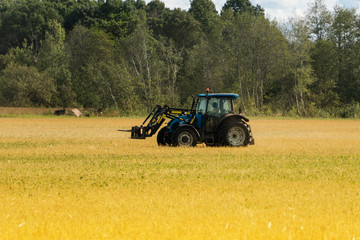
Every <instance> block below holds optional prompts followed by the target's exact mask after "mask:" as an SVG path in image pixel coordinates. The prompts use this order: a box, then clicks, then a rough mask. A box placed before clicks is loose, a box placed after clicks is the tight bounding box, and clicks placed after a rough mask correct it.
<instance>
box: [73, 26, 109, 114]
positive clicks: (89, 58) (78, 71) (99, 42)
mask: <svg viewBox="0 0 360 240" xmlns="http://www.w3.org/2000/svg"><path fill="white" fill-rule="evenodd" d="M66 47H67V49H68V51H69V53H70V71H71V76H72V89H73V90H74V92H75V93H76V100H77V102H78V103H80V104H81V105H83V106H85V107H99V106H101V105H102V103H101V98H100V96H99V95H98V91H99V84H98V82H96V81H92V80H93V79H94V78H89V72H91V71H89V70H88V69H89V68H95V69H96V68H99V67H100V66H102V63H103V62H107V61H109V60H111V59H112V56H113V55H112V51H113V49H114V42H113V41H112V40H110V39H109V37H108V36H107V35H106V34H105V33H104V32H102V31H99V30H96V29H92V30H89V29H87V28H85V27H83V26H81V25H76V26H75V27H74V29H73V30H72V31H71V32H70V34H69V38H68V40H67V42H66Z"/></svg>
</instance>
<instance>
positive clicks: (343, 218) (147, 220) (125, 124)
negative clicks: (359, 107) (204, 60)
mask: <svg viewBox="0 0 360 240" xmlns="http://www.w3.org/2000/svg"><path fill="white" fill-rule="evenodd" d="M139 123H141V119H85V118H79V119H75V118H44V117H40V118H0V239H350V240H352V239H360V121H356V120H275V119H274V120H262V119H255V120H252V121H251V126H252V128H253V133H254V137H255V145H254V146H249V147H246V148H213V147H205V146H203V145H198V146H197V147H196V148H190V149H184V148H170V147H158V146H157V144H156V137H155V136H154V137H152V138H149V139H146V140H131V139H128V137H129V133H120V132H117V131H115V130H116V129H118V128H122V129H128V128H130V126H132V125H136V124H137V125H138V124H139Z"/></svg>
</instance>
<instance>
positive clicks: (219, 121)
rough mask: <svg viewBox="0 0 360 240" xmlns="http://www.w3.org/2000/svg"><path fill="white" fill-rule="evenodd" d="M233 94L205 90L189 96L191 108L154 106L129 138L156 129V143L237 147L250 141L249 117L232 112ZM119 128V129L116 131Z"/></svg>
mask: <svg viewBox="0 0 360 240" xmlns="http://www.w3.org/2000/svg"><path fill="white" fill-rule="evenodd" d="M238 97H239V96H238V95H237V94H233V93H211V94H210V93H208V91H207V93H206V94H199V95H198V98H197V99H195V98H194V97H193V104H192V106H191V109H181V108H170V107H168V106H167V105H165V106H160V105H157V106H156V107H155V108H154V109H153V111H152V112H151V113H150V114H149V116H148V117H147V118H146V119H145V121H144V122H143V124H142V125H141V126H139V127H138V126H134V127H132V129H131V130H125V131H129V132H131V138H134V139H145V138H147V137H151V136H153V135H154V134H155V133H156V132H157V131H158V130H159V128H160V127H161V125H162V124H163V123H164V122H165V120H166V119H170V121H169V122H168V124H167V125H166V126H164V127H163V128H161V129H160V131H159V133H158V135H157V142H158V145H160V146H166V145H169V146H186V147H190V146H191V147H193V146H196V144H198V143H205V144H206V145H207V146H232V147H240V146H247V145H249V144H254V138H253V136H252V132H251V128H250V125H249V124H248V122H249V119H247V118H246V117H245V116H243V115H242V114H241V113H239V114H236V113H235V112H234V100H236V99H237V98H238ZM120 131H123V130H120Z"/></svg>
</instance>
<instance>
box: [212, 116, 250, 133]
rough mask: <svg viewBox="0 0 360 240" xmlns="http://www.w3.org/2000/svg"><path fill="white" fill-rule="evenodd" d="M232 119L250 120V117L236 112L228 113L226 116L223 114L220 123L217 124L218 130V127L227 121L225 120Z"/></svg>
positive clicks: (238, 120) (239, 120)
mask: <svg viewBox="0 0 360 240" xmlns="http://www.w3.org/2000/svg"><path fill="white" fill-rule="evenodd" d="M229 120H230V121H231V120H235V121H237V122H249V119H248V118H246V117H244V116H243V115H241V114H235V113H228V114H225V115H224V116H222V117H221V118H220V120H219V122H218V124H217V125H216V127H215V129H216V131H217V129H218V128H219V127H220V126H221V125H222V124H223V123H224V122H225V121H229Z"/></svg>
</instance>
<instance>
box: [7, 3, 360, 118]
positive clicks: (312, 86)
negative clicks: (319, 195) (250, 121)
mask: <svg viewBox="0 0 360 240" xmlns="http://www.w3.org/2000/svg"><path fill="white" fill-rule="evenodd" d="M359 28H360V18H359V16H358V15H357V14H356V11H355V10H354V9H346V8H341V7H336V8H335V9H334V11H332V12H330V11H329V10H328V9H326V7H325V6H324V4H323V2H322V0H315V2H314V3H313V4H312V6H310V8H309V11H308V13H307V16H306V17H305V18H293V19H289V20H288V21H287V22H285V23H282V24H279V23H277V22H276V21H270V20H269V19H267V18H266V17H265V16H264V10H263V9H262V8H261V6H259V5H256V6H254V5H252V4H251V3H250V1H249V0H228V1H227V2H226V3H225V5H224V7H223V9H222V11H221V13H220V14H219V13H218V12H217V11H216V8H215V5H214V3H213V2H212V1H211V0H192V1H191V7H190V9H189V10H188V11H184V10H181V9H173V10H170V9H168V8H166V6H165V5H164V3H162V2H161V1H159V0H153V1H151V2H149V3H148V4H146V3H145V2H144V1H142V0H136V1H135V0H126V1H122V0H107V1H102V0H98V1H91V0H78V1H76V0H42V1H40V0H0V106H52V107H70V106H82V107H87V108H103V109H104V108H108V109H116V110H118V111H120V112H121V113H122V114H125V113H130V112H132V113H133V112H136V111H143V110H146V111H148V110H149V109H150V108H152V107H153V106H154V105H155V104H168V105H171V106H188V105H189V101H190V98H189V96H191V95H192V94H194V95H195V94H197V93H199V92H204V89H206V88H207V87H209V88H210V89H211V91H212V92H234V93H238V94H239V95H240V97H241V101H240V105H241V107H242V109H243V110H244V111H245V112H247V113H249V114H277V115H300V116H324V117H326V116H341V117H356V115H357V114H359V112H360V107H359V101H360V97H359V96H360V54H359V53H360V38H359V35H360V31H359V30H360V29H359Z"/></svg>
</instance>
